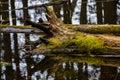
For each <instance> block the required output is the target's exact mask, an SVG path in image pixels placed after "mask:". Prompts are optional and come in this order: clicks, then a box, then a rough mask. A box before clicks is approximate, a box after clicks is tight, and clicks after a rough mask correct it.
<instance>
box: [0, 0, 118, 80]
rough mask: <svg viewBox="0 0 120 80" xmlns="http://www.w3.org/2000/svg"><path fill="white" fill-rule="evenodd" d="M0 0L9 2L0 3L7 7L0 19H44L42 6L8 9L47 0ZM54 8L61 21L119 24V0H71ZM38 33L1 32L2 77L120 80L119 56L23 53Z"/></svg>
mask: <svg viewBox="0 0 120 80" xmlns="http://www.w3.org/2000/svg"><path fill="white" fill-rule="evenodd" d="M0 1H1V2H8V4H3V5H2V11H3V10H9V11H8V12H4V13H3V12H2V13H0V20H2V19H4V20H8V23H9V24H10V25H13V24H14V25H25V23H24V22H22V20H20V18H26V17H29V18H30V19H31V20H32V21H35V22H38V19H39V18H40V17H41V18H43V19H44V20H45V21H46V20H47V19H46V17H45V11H44V8H34V9H29V10H15V11H11V10H13V9H14V8H15V9H17V8H21V7H23V6H24V7H26V6H31V5H35V4H38V3H47V2H49V1H50V0H0ZM96 1H97V2H96ZM66 5H67V6H66ZM54 9H55V12H56V15H57V16H58V17H59V18H61V19H62V20H63V21H64V23H70V24H120V0H107V2H105V1H104V0H83V2H82V0H70V2H69V3H67V4H63V5H57V6H54ZM39 37H40V36H39V35H37V34H27V33H0V74H1V78H0V79H1V80H120V59H119V58H116V59H114V58H108V59H103V58H98V57H97V58H96V57H84V56H83V57H70V56H69V57H68V56H64V57H61V55H60V56H59V55H55V56H54V57H52V56H44V55H34V56H26V54H27V53H26V52H25V51H24V48H25V47H24V46H25V45H28V46H29V47H28V48H29V50H31V49H32V48H33V47H34V46H33V45H32V43H30V42H31V41H35V40H38V39H39Z"/></svg>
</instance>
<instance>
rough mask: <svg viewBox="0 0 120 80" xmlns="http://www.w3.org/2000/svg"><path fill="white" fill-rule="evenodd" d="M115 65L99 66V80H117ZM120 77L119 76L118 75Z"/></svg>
mask: <svg viewBox="0 0 120 80" xmlns="http://www.w3.org/2000/svg"><path fill="white" fill-rule="evenodd" d="M117 74H118V73H117V67H110V66H109V68H108V66H102V67H101V77H100V79H101V80H119V79H118V78H117V77H119V76H117ZM119 78H120V77H119Z"/></svg>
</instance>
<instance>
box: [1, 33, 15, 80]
mask: <svg viewBox="0 0 120 80" xmlns="http://www.w3.org/2000/svg"><path fill="white" fill-rule="evenodd" d="M3 40H4V51H5V53H4V61H5V62H9V63H11V64H12V57H13V54H12V50H11V40H10V34H9V33H3ZM8 55H9V56H8ZM5 74H6V79H7V80H13V78H14V76H13V75H14V70H13V68H12V66H6V70H5Z"/></svg>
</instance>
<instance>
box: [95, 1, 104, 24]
mask: <svg viewBox="0 0 120 80" xmlns="http://www.w3.org/2000/svg"><path fill="white" fill-rule="evenodd" d="M97 1H99V0H96V6H97V23H98V24H102V23H103V20H102V18H103V14H102V2H97Z"/></svg>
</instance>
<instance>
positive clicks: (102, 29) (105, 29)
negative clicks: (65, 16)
mask: <svg viewBox="0 0 120 80" xmlns="http://www.w3.org/2000/svg"><path fill="white" fill-rule="evenodd" d="M66 26H67V27H69V28H71V29H74V30H76V31H80V32H85V33H91V34H113V35H120V25H111V24H104V25H69V24H68V25H66Z"/></svg>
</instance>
